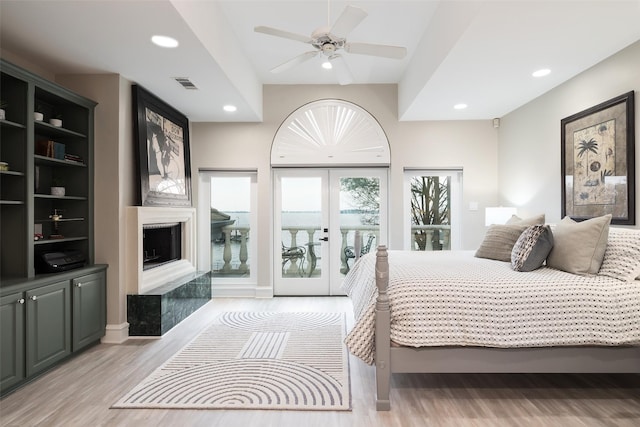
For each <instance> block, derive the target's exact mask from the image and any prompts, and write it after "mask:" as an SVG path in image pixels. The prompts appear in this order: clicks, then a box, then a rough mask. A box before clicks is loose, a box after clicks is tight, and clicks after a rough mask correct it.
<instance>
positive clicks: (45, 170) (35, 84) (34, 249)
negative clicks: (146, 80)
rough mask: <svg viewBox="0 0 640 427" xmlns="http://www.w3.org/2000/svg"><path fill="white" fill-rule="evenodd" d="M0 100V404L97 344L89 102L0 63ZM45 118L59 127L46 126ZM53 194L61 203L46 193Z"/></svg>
mask: <svg viewBox="0 0 640 427" xmlns="http://www.w3.org/2000/svg"><path fill="white" fill-rule="evenodd" d="M0 100H1V101H2V108H3V109H4V110H5V118H4V119H0V132H1V133H0V162H3V163H2V167H1V168H0V169H2V170H0V253H1V254H2V256H1V260H2V261H1V264H0V319H1V320H0V321H1V322H2V328H0V348H2V357H1V358H0V371H2V377H1V378H0V395H4V394H5V393H7V392H10V391H11V390H14V389H15V388H17V387H19V386H20V385H22V384H24V383H25V382H27V381H29V380H30V379H32V378H33V377H34V376H36V375H39V374H40V373H42V372H45V371H46V370H47V369H49V368H50V367H52V366H54V365H55V364H57V363H59V362H60V361H62V360H64V359H65V358H67V357H69V356H70V355H72V354H73V353H76V352H78V351H80V350H82V349H84V348H86V347H87V346H89V345H90V344H92V343H95V342H99V340H100V337H102V336H103V335H104V333H105V325H106V269H107V266H106V265H96V264H94V241H93V143H94V142H93V121H94V108H95V105H96V104H95V102H93V101H91V100H89V99H86V98H84V97H82V96H79V95H77V94H75V93H73V92H71V91H69V90H67V89H65V88H63V87H61V86H58V85H56V84H55V83H52V82H49V81H47V80H44V79H42V78H40V77H38V76H36V75H33V74H31V73H29V72H28V71H26V70H23V69H21V68H19V67H16V66H14V65H12V64H10V63H7V62H5V61H2V60H0ZM35 112H39V113H42V116H43V117H42V118H40V117H38V118H37V117H36V114H34V113H35ZM38 116H39V115H38ZM52 118H61V120H62V124H61V125H60V126H57V125H53V124H50V123H49V120H50V119H52ZM60 186H64V188H65V191H64V194H63V193H62V192H61V191H53V190H52V187H60ZM71 251H73V252H71ZM78 252H79V253H80V254H81V255H80V256H78ZM60 253H62V254H60ZM44 254H47V259H55V260H56V261H55V262H56V263H62V262H63V261H64V260H65V257H67V258H68V259H69V260H70V261H69V263H71V261H73V269H69V270H68V271H65V269H64V268H58V267H59V266H58V265H57V264H56V265H55V266H52V265H51V264H52V263H50V264H46V263H45V262H44V261H42V260H43V259H44V258H45V257H44ZM52 256H55V257H52ZM58 260H63V261H58ZM78 260H79V261H78ZM45 267H47V268H45Z"/></svg>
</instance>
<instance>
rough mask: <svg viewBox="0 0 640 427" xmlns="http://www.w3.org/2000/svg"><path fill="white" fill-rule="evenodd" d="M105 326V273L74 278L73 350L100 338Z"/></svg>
mask: <svg viewBox="0 0 640 427" xmlns="http://www.w3.org/2000/svg"><path fill="white" fill-rule="evenodd" d="M105 327H106V278H105V273H104V272H102V273H95V274H88V275H86V276H82V277H78V278H77V279H73V351H77V350H79V349H81V348H82V347H85V346H86V345H88V344H91V343H93V342H95V341H97V340H99V339H100V338H101V337H102V336H104V331H105Z"/></svg>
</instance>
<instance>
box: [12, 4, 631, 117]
mask: <svg viewBox="0 0 640 427" xmlns="http://www.w3.org/2000/svg"><path fill="white" fill-rule="evenodd" d="M347 5H353V6H357V7H360V8H362V9H364V10H365V11H366V12H367V13H368V16H367V17H366V18H365V19H364V20H363V21H362V22H361V23H360V24H359V25H358V26H357V27H356V28H355V29H354V30H353V31H351V33H349V35H348V37H347V41H351V42H367V43H376V44H390V45H397V46H405V47H406V48H407V51H408V53H407V56H406V57H405V58H404V59H401V60H396V59H387V58H378V57H370V56H364V55H356V54H350V53H344V57H345V61H346V63H347V65H348V67H349V68H350V70H351V72H352V74H353V75H354V78H355V82H354V83H353V84H389V83H391V84H398V117H399V119H400V120H467V119H491V118H494V117H501V116H503V115H505V114H507V113H509V112H511V111H513V110H514V109H516V108H518V107H519V106H521V105H523V104H525V103H527V102H529V101H531V100H532V99H534V98H536V97H538V96H540V95H541V94H543V93H545V92H546V91H548V90H550V89H552V88H553V87H555V86H557V85H559V84H561V83H563V82H564V81H566V80H568V79H570V78H572V77H574V76H575V75H577V74H579V73H580V72H582V71H584V70H585V69H587V68H589V67H591V66H593V65H595V64H596V63H598V62H600V61H602V60H603V59H605V58H607V57H608V56H610V55H612V54H613V53H615V52H617V51H619V50H621V49H623V48H624V47H626V46H628V45H630V44H632V43H634V42H636V41H638V40H640V25H638V22H640V0H627V1H615V0H601V1H596V0H587V1H579V0H556V1H543V0H537V1H524V0H523V1H521V0H509V1H508V0H502V1H495V0H493V1H480V0H471V1H462V0H441V1H435V0H423V1H419V0H413V1H402V0H398V1H380V0H379V1H350V2H346V1H334V0H330V1H329V2H327V1H326V0H325V1H315V0H295V1H294V0H290V1H267V0H254V1H248V0H221V1H214V0H144V1H139V0H110V1H108V0H84V1H77V0H72V1H68V0H48V1H36V0H29V1H24V0H17V1H12V0H0V24H1V25H0V48H1V49H2V50H3V52H7V53H10V54H12V55H14V56H16V57H19V58H21V59H22V60H23V61H26V62H29V63H31V64H33V65H35V66H37V67H41V68H43V69H46V70H48V71H49V72H51V73H54V74H69V73H72V74H77V73H80V74H84V73H117V74H120V75H122V76H123V77H124V78H126V79H128V80H131V81H133V82H136V83H138V84H140V85H142V86H144V87H145V88H147V89H148V90H150V91H151V92H153V93H155V94H156V95H157V96H159V97H160V98H162V99H163V100H164V101H165V102H167V103H169V104H171V105H173V106H174V107H175V108H177V109H178V110H180V111H181V112H182V113H184V114H185V115H186V116H188V117H189V119H190V120H192V121H227V122H229V121H231V122H232V121H260V120H261V119H262V108H263V106H262V86H263V85H265V84H269V85H270V84H287V85H288V84H314V85H317V84H322V85H327V84H329V85H335V84H337V78H336V76H335V74H333V73H334V71H328V70H324V69H322V68H321V67H320V63H321V57H320V56H318V57H315V58H313V59H311V60H309V61H307V62H305V63H303V64H301V65H299V66H297V67H296V68H293V69H291V70H288V71H286V72H282V73H279V74H274V73H271V72H270V71H269V70H270V69H272V68H274V67H275V66H277V65H280V64H282V63H284V62H286V61H287V60H289V59H291V58H293V57H294V56H296V55H299V54H301V53H303V52H306V51H309V50H312V49H313V48H312V47H310V46H309V45H306V44H304V43H302V42H299V41H293V40H288V39H284V38H279V37H274V36H270V35H266V34H261V33H256V32H254V30H253V29H254V27H255V26H258V25H264V26H269V27H275V28H278V29H282V30H285V31H289V32H293V33H297V34H302V35H310V34H311V33H312V32H313V31H314V30H315V29H316V28H318V27H322V26H327V25H328V24H329V23H333V22H335V20H336V19H337V18H338V16H339V15H340V14H341V13H342V11H343V10H344V9H345V7H346V6H347ZM154 34H163V35H168V36H172V37H174V38H176V39H177V40H178V41H179V43H180V45H179V47H177V48H175V49H163V48H159V47H156V46H155V45H153V44H151V42H150V37H151V36H152V35H154ZM3 56H5V55H4V54H3ZM6 56H9V55H6ZM540 68H549V69H551V73H550V74H549V75H548V76H546V77H544V78H534V77H532V76H531V73H532V72H533V71H535V70H537V69H540ZM175 77H187V78H189V79H190V80H191V82H193V84H195V86H196V87H197V88H198V90H186V89H184V88H183V87H182V86H181V85H180V84H178V83H177V82H176V81H174V80H173V78H175ZM458 103H465V104H467V105H468V107H467V108H466V109H464V110H455V109H453V105H454V104H458ZM225 104H233V105H236V106H237V107H238V110H237V111H236V112H235V113H232V114H230V113H226V112H224V111H223V110H222V106H223V105H225Z"/></svg>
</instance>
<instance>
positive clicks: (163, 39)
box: [151, 35, 178, 47]
mask: <svg viewBox="0 0 640 427" xmlns="http://www.w3.org/2000/svg"><path fill="white" fill-rule="evenodd" d="M151 41H152V42H153V43H154V44H156V45H158V46H160V47H178V40H176V39H174V38H173V37H168V36H158V35H156V36H153V37H151Z"/></svg>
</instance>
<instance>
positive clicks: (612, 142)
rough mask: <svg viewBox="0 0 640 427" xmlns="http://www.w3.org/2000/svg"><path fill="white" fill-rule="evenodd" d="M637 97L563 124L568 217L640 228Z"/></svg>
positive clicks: (618, 99) (612, 101)
mask: <svg viewBox="0 0 640 427" xmlns="http://www.w3.org/2000/svg"><path fill="white" fill-rule="evenodd" d="M633 98H634V97H633V91H631V92H628V93H625V94H624V95H620V96H617V97H615V98H613V99H610V100H608V101H606V102H603V103H602V104H598V105H596V106H594V107H591V108H589V109H587V110H584V111H581V112H579V113H576V114H574V115H572V116H569V117H567V118H564V119H562V121H561V141H562V148H561V154H560V161H561V165H562V166H561V167H562V217H565V216H569V217H571V218H573V219H575V220H577V221H579V220H584V219H589V218H593V217H596V216H601V215H606V214H611V215H612V219H611V223H612V224H625V225H634V224H635V188H634V184H635V168H634V166H635V151H634V150H635V130H634V100H633Z"/></svg>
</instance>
